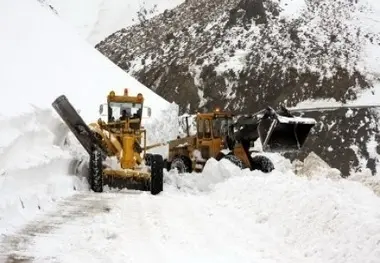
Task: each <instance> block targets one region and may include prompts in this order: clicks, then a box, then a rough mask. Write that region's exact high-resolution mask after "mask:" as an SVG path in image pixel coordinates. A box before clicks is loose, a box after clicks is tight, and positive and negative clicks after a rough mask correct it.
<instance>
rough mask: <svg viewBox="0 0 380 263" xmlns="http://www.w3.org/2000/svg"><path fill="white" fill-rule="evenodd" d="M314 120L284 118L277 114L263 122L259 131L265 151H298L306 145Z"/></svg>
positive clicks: (292, 117)
mask: <svg viewBox="0 0 380 263" xmlns="http://www.w3.org/2000/svg"><path fill="white" fill-rule="evenodd" d="M315 124H316V121H315V120H314V119H312V118H303V117H294V116H282V115H279V114H277V113H275V114H274V115H272V116H270V117H268V118H264V119H263V120H261V122H260V124H259V126H258V131H259V136H260V140H261V144H262V147H263V150H265V151H268V152H291V151H298V150H300V149H301V148H302V146H303V145H304V143H305V141H306V139H307V137H308V136H309V133H310V130H311V128H313V126H314V125H315Z"/></svg>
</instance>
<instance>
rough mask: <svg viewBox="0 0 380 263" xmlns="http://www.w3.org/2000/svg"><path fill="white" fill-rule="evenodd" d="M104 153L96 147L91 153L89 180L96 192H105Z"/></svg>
mask: <svg viewBox="0 0 380 263" xmlns="http://www.w3.org/2000/svg"><path fill="white" fill-rule="evenodd" d="M102 162H103V160H102V154H101V152H100V151H99V150H97V149H94V150H92V152H91V154H90V162H89V175H88V182H89V184H90V187H91V190H92V191H94V192H96V193H101V192H103V164H102Z"/></svg>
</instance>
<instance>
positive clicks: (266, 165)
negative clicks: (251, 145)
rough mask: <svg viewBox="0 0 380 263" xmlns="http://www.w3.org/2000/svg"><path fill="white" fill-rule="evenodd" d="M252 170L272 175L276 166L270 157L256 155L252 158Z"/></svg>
mask: <svg viewBox="0 0 380 263" xmlns="http://www.w3.org/2000/svg"><path fill="white" fill-rule="evenodd" d="M251 170H260V171H262V172H264V173H270V172H271V171H273V170H274V165H273V162H272V161H271V160H270V159H269V158H268V157H266V156H263V155H256V156H255V157H253V158H252V169H251Z"/></svg>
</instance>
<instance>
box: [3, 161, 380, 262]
mask: <svg viewBox="0 0 380 263" xmlns="http://www.w3.org/2000/svg"><path fill="white" fill-rule="evenodd" d="M324 172H328V171H324ZM320 175H321V177H320V178H319V179H306V178H301V177H297V176H295V175H294V174H293V173H292V172H291V171H288V172H285V173H283V172H281V171H276V172H273V173H272V174H270V175H264V174H262V173H261V172H249V171H244V172H241V171H238V168H237V167H235V166H233V165H232V164H231V163H229V162H228V161H225V160H223V161H221V162H219V163H218V162H216V161H215V160H210V161H209V162H208V163H207V165H206V169H205V172H204V173H203V174H202V175H198V176H194V177H193V176H192V175H188V177H182V176H181V177H178V175H176V174H175V172H173V171H172V172H171V173H170V174H166V178H168V177H169V176H170V177H171V178H174V177H177V183H178V182H179V181H186V180H187V181H188V182H187V183H184V182H183V183H181V185H182V188H178V186H179V184H174V181H167V182H166V185H165V189H166V190H165V192H163V193H162V194H160V195H159V196H151V195H149V194H146V193H138V192H130V191H122V192H119V193H104V194H89V195H83V194H77V195H74V196H72V197H70V198H69V199H67V200H63V201H62V203H61V205H60V206H58V207H57V208H56V209H55V210H51V212H50V213H46V214H44V215H41V216H39V217H38V220H36V221H35V222H32V223H30V224H28V225H26V226H25V228H22V229H21V230H20V231H19V232H18V233H17V234H16V235H12V236H8V237H7V238H6V240H7V241H8V242H9V243H5V244H4V243H3V247H4V248H6V249H7V251H8V255H10V257H12V258H16V259H17V258H22V259H29V260H35V261H38V262H51V260H52V259H54V260H55V261H58V262H82V261H83V260H90V261H91V262H105V261H112V262H135V261H136V260H138V261H140V262H151V261H152V260H155V261H157V262H178V261H179V260H181V261H185V262H194V261H200V262H209V261H214V262H231V261H236V260H238V261H239V262H252V261H258V262H279V261H281V262H334V263H336V262H338V263H339V262H358V261H360V262H364V263H367V262H368V263H370V262H371V263H372V262H376V260H377V259H378V256H379V253H380V246H379V244H377V243H378V242H377V241H378V239H379V238H380V236H379V234H380V228H379V227H380V226H379V225H378V224H377V222H378V220H379V218H380V210H379V205H380V203H379V202H380V199H379V197H377V196H376V195H375V194H374V193H373V192H372V191H371V190H370V189H368V188H366V187H364V186H363V185H361V184H359V183H356V182H351V181H348V180H339V181H333V180H331V179H326V178H323V177H324V174H323V173H322V174H320ZM217 178H219V179H217ZM212 179H214V180H212ZM202 181H203V184H198V183H200V182H202ZM168 183H170V184H168ZM184 185H187V186H191V187H183V186H184ZM206 185H207V188H205V187H204V186H206ZM197 186H198V187H200V188H197ZM202 188H203V190H201V189H202ZM199 190H201V192H200V191H199ZM57 215H65V216H64V217H62V216H57ZM237 222H239V224H237ZM84 240H86V242H83V241H84ZM226 246H228V248H229V249H224V250H223V249H222V250H221V249H220V248H221V247H226ZM146 247H149V248H150V253H146ZM100 248H101V249H100ZM105 251H108V252H105ZM111 251H112V253H111ZM8 258H9V257H8Z"/></svg>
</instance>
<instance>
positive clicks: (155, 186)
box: [150, 154, 164, 195]
mask: <svg viewBox="0 0 380 263" xmlns="http://www.w3.org/2000/svg"><path fill="white" fill-rule="evenodd" d="M151 164H152V166H151V179H150V193H151V194H152V195H156V194H159V193H161V192H162V191H163V189H164V160H163V158H162V156H161V155H159V154H153V155H152V156H151Z"/></svg>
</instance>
